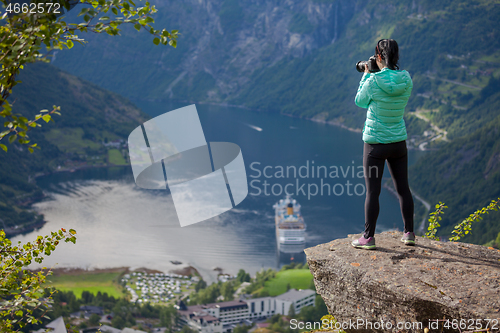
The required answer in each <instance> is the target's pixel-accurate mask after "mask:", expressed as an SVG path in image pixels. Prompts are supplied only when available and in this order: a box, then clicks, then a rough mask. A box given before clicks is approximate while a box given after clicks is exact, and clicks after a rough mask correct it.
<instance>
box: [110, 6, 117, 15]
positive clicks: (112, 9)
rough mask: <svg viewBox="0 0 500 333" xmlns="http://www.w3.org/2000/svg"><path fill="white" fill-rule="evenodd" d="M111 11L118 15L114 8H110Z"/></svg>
mask: <svg viewBox="0 0 500 333" xmlns="http://www.w3.org/2000/svg"><path fill="white" fill-rule="evenodd" d="M111 11H112V12H113V14H115V15H118V10H117V9H116V8H115V7H113V8H111Z"/></svg>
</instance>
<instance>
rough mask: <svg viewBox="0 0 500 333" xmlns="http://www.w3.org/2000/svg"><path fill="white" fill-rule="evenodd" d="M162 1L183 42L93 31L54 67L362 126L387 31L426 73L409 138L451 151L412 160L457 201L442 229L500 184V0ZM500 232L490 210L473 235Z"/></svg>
mask: <svg viewBox="0 0 500 333" xmlns="http://www.w3.org/2000/svg"><path fill="white" fill-rule="evenodd" d="M152 3H154V4H156V6H157V7H158V10H159V11H158V13H157V14H156V16H155V20H156V22H155V25H157V26H158V27H167V28H169V29H179V31H180V33H181V37H180V38H179V43H178V45H179V46H178V48H177V49H175V50H174V49H171V48H160V47H155V46H153V45H151V42H150V40H149V39H147V38H144V37H145V36H146V34H145V33H142V32H141V33H138V32H136V31H135V30H134V29H132V28H131V29H125V30H124V31H123V33H122V37H121V38H120V42H117V41H113V40H111V39H110V38H108V37H107V36H101V35H85V38H86V39H88V40H89V43H88V44H86V45H85V46H81V45H76V46H75V47H74V49H73V50H72V51H69V52H68V51H66V52H64V51H61V52H58V53H57V54H55V59H53V60H54V61H53V64H54V65H56V66H58V67H60V68H62V69H64V70H66V71H68V72H70V73H72V74H75V75H78V76H80V77H82V78H84V79H87V80H89V81H92V82H94V83H95V84H98V85H99V86H101V87H103V88H105V89H109V90H111V91H114V92H117V93H120V94H122V95H123V96H127V97H130V98H132V99H157V100H161V99H173V100H182V101H191V102H209V103H229V104H235V105H243V106H246V107H250V108H253V109H258V110H261V111H267V112H278V113H284V114H292V115H295V116H300V117H306V118H313V117H314V118H316V119H321V120H324V121H329V122H333V123H337V124H342V125H344V126H347V127H352V128H361V127H362V126H363V121H364V118H365V111H364V110H363V109H360V108H358V107H356V106H355V105H354V102H353V100H354V95H355V93H356V90H357V86H358V83H359V79H360V77H361V74H360V73H358V72H356V70H355V69H354V65H355V63H356V62H357V61H358V60H366V59H367V58H368V57H369V56H370V55H372V54H373V52H374V45H375V43H376V41H377V40H379V39H380V38H394V39H396V40H397V41H398V43H399V46H400V65H401V68H403V69H406V70H408V71H409V72H410V74H411V75H412V78H413V81H414V88H413V94H412V97H411V98H410V101H409V105H408V107H407V111H408V114H407V115H406V116H405V119H406V121H407V125H408V131H409V134H410V138H409V145H410V146H411V147H413V148H417V147H421V148H424V147H425V148H430V149H439V151H436V152H432V153H430V154H427V155H426V156H424V157H423V158H422V160H421V161H420V162H419V163H418V164H417V165H416V166H414V167H413V168H412V170H411V177H412V180H411V186H412V188H413V189H414V190H415V191H416V192H417V193H419V194H420V195H422V196H423V197H424V198H425V199H426V200H428V201H429V202H431V203H433V204H434V203H436V202H437V201H444V202H446V203H447V204H448V205H449V206H450V209H449V210H448V211H447V212H446V214H445V216H444V220H443V222H442V225H443V226H444V228H443V230H442V233H443V235H445V232H449V228H450V226H451V225H453V224H456V223H458V222H459V221H460V220H461V219H462V218H464V217H466V216H467V215H469V214H470V213H472V212H473V210H474V209H476V208H479V207H481V206H483V205H484V204H486V203H487V202H488V200H489V199H493V198H494V197H495V196H497V195H498V192H497V189H498V188H500V182H499V179H498V176H497V175H498V174H497V169H496V165H497V164H496V162H495V161H497V159H498V157H497V155H496V147H497V146H496V145H497V142H498V137H497V136H496V134H495V133H496V132H494V131H495V130H494V128H495V126H496V125H495V124H497V123H498V121H497V116H498V111H497V110H498V109H499V108H498V107H499V106H500V105H499V101H498V100H499V96H498V94H497V92H498V91H499V89H500V83H499V81H500V28H499V25H498V22H499V21H500V3H499V2H498V0H473V1H464V0H447V1H437V2H436V1H430V0H415V1H396V0H389V1H380V0H374V1H369V2H368V1H351V0H313V1H310V0H303V1H294V2H293V4H292V3H284V2H282V1H279V0H265V1H264V2H259V3H257V2H254V1H250V0H217V1H208V2H201V3H199V2H188V1H175V0H165V1H159V0H157V1H153V2H152ZM77 13H78V10H73V11H71V12H70V13H69V16H70V20H77V18H76V14H77ZM77 22H78V21H77ZM124 41H125V42H124ZM491 131H493V132H491ZM488 134H489V135H488ZM95 135H97V136H98V135H99V134H95ZM82 138H83V137H82ZM89 149H93V148H92V147H91V145H89ZM477 152H479V154H478V155H476V153H477ZM482 228H483V229H482ZM498 231H500V219H499V218H498V217H494V215H492V216H490V217H488V218H487V219H485V220H484V221H483V222H482V223H481V225H478V226H475V229H474V230H473V234H472V235H471V236H469V237H468V238H467V240H468V241H472V242H485V241H488V240H490V239H493V238H495V237H496V233H498Z"/></svg>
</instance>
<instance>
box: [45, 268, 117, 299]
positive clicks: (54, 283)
mask: <svg viewBox="0 0 500 333" xmlns="http://www.w3.org/2000/svg"><path fill="white" fill-rule="evenodd" d="M120 275H121V273H119V272H115V273H84V274H79V275H72V274H62V275H53V276H49V277H48V278H47V280H48V281H49V283H47V285H48V286H51V287H55V288H56V289H58V290H61V291H72V292H73V293H74V294H75V296H76V297H77V298H81V297H82V292H83V291H85V290H86V291H89V292H91V293H92V294H94V295H96V294H97V292H99V291H100V292H101V293H107V294H108V295H109V296H113V297H115V298H119V297H123V296H125V295H124V294H123V293H122V291H121V286H120V285H118V283H117V282H116V281H117V280H118V278H119V276H120Z"/></svg>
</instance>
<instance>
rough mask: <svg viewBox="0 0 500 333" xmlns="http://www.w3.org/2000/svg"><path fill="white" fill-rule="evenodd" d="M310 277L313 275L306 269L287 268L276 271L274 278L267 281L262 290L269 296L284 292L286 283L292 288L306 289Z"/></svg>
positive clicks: (309, 283)
mask: <svg viewBox="0 0 500 333" xmlns="http://www.w3.org/2000/svg"><path fill="white" fill-rule="evenodd" d="M312 279H313V276H312V274H311V271H309V270H308V269H288V270H286V271H280V272H278V273H277V274H276V277H275V278H274V279H272V280H269V281H267V282H266V283H265V285H264V290H266V291H267V292H268V293H269V295H270V296H277V295H281V294H283V293H285V292H286V286H287V285H288V284H290V288H292V289H293V288H295V289H308V288H309V286H310V285H311V280H312Z"/></svg>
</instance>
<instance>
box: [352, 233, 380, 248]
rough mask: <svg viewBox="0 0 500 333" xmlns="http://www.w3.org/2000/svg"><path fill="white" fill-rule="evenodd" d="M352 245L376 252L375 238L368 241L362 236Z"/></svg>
mask: <svg viewBox="0 0 500 333" xmlns="http://www.w3.org/2000/svg"><path fill="white" fill-rule="evenodd" d="M351 245H352V246H354V247H355V248H357V249H365V250H375V238H374V237H370V238H368V239H366V238H365V237H364V236H361V237H360V238H359V239H355V240H353V241H352V243H351Z"/></svg>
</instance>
